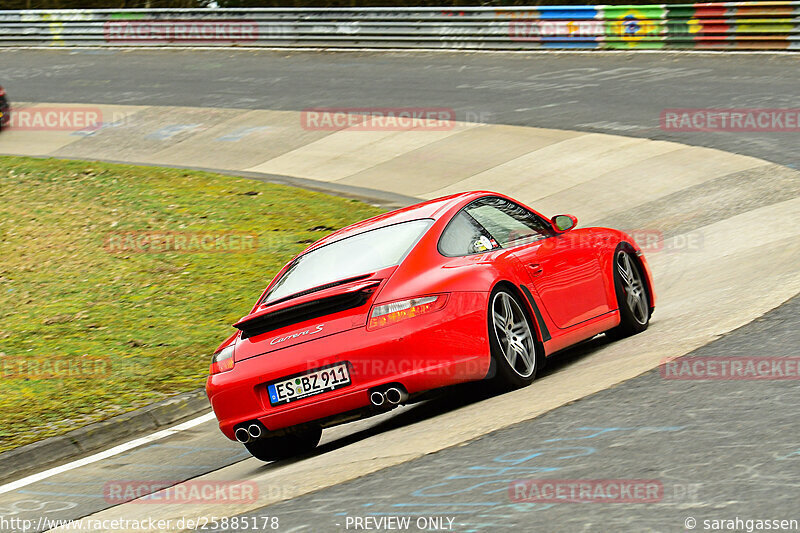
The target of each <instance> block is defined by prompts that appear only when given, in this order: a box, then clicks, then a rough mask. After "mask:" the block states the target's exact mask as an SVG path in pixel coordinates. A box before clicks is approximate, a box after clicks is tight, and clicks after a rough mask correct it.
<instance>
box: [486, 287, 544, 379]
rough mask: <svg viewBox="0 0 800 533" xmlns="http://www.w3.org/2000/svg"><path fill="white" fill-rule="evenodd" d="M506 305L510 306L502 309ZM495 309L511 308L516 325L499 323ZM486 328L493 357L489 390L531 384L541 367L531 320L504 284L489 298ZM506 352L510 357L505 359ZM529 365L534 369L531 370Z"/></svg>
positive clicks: (517, 299)
mask: <svg viewBox="0 0 800 533" xmlns="http://www.w3.org/2000/svg"><path fill="white" fill-rule="evenodd" d="M506 303H507V304H508V305H509V307H505V304H506ZM496 308H497V309H499V308H503V309H510V310H511V313H512V317H513V320H512V324H516V325H515V326H513V327H511V328H510V327H509V326H510V325H509V324H508V323H507V322H506V323H499V322H501V318H500V317H499V316H497V315H496V314H495V311H496ZM523 319H524V325H523V322H522V320H523ZM488 327H489V347H490V350H491V357H492V359H491V364H490V366H489V373H488V375H487V380H488V384H489V385H490V388H491V389H494V390H498V391H506V390H512V389H518V388H521V387H525V386H527V385H530V384H531V383H532V382H533V380H534V379H535V378H536V372H537V371H538V370H539V367H540V366H541V362H542V357H541V355H542V348H541V344H540V342H539V340H538V338H537V336H536V329H535V328H534V327H533V323H532V322H531V317H530V315H529V314H528V311H527V309H526V308H525V306H524V305H523V303H522V302H521V301H520V298H519V296H517V295H516V294H515V292H514V291H513V290H512V289H510V288H509V287H508V286H506V285H504V284H503V285H499V286H497V287H495V289H494V290H493V291H492V293H491V294H490V295H489V309H488ZM509 335H510V336H511V341H510V343H509ZM501 343H502V344H501ZM514 346H516V348H514ZM525 352H527V354H528V356H526V355H525ZM507 353H511V354H512V355H511V356H507V355H506V354H507ZM512 361H513V364H512ZM531 365H532V367H533V368H530V367H531Z"/></svg>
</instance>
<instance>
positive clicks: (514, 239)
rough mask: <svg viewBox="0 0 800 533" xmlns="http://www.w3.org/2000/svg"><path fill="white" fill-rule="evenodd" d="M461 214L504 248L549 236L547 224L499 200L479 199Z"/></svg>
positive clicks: (519, 208)
mask: <svg viewBox="0 0 800 533" xmlns="http://www.w3.org/2000/svg"><path fill="white" fill-rule="evenodd" d="M465 211H466V212H467V213H468V214H469V215H470V216H471V217H472V218H473V219H474V220H476V221H477V222H478V223H479V224H480V225H481V226H483V227H484V228H486V231H488V232H489V234H490V236H491V237H492V238H493V239H495V240H496V241H497V242H498V243H499V244H500V246H502V247H504V248H507V247H511V246H519V245H521V244H529V243H531V242H535V241H538V240H541V239H546V238H547V237H550V236H551V235H552V234H553V233H552V229H551V227H550V225H549V224H548V222H547V221H545V220H543V219H542V218H541V217H538V216H536V215H534V214H533V213H531V212H530V211H528V210H527V209H525V208H523V207H521V206H519V205H517V204H514V203H512V202H509V201H507V200H504V199H503V198H481V199H480V200H478V201H476V202H473V203H472V204H470V205H468V206H467V207H466V209H465Z"/></svg>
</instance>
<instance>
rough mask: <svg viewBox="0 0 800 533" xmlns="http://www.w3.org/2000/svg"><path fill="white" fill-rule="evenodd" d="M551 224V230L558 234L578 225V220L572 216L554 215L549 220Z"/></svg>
mask: <svg viewBox="0 0 800 533" xmlns="http://www.w3.org/2000/svg"><path fill="white" fill-rule="evenodd" d="M550 222H552V223H553V228H554V229H555V230H556V231H557V232H558V233H564V232H565V231H569V230H571V229H572V228H574V227H575V226H577V225H578V218H577V217H575V216H573V215H556V216H554V217H553V218H551V219H550Z"/></svg>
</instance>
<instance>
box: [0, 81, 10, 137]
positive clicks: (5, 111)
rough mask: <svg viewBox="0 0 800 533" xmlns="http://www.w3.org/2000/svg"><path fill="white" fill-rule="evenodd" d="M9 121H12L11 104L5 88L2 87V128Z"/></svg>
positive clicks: (0, 123)
mask: <svg viewBox="0 0 800 533" xmlns="http://www.w3.org/2000/svg"><path fill="white" fill-rule="evenodd" d="M9 122H11V106H10V105H9V104H8V99H7V98H6V91H5V89H3V88H2V87H0V129H3V128H5V127H6V126H8V123H9Z"/></svg>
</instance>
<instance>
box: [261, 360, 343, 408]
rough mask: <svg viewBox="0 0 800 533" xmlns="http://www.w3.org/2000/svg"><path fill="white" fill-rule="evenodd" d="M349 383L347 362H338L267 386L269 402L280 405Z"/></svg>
mask: <svg viewBox="0 0 800 533" xmlns="http://www.w3.org/2000/svg"><path fill="white" fill-rule="evenodd" d="M347 385H350V369H349V368H348V366H347V363H339V364H336V365H333V366H329V367H326V368H321V369H319V370H312V371H311V372H307V373H305V374H300V375H297V376H293V377H291V378H286V379H282V380H280V381H276V382H275V383H272V384H270V385H269V386H267V392H269V403H270V404H272V405H281V404H284V403H289V402H294V401H296V400H300V399H302V398H308V397H309V396H314V395H315V394H322V393H323V392H327V391H332V390H336V389H340V388H342V387H346V386H347Z"/></svg>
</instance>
